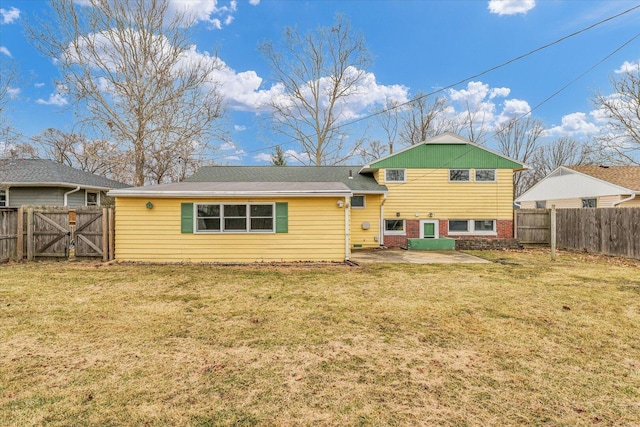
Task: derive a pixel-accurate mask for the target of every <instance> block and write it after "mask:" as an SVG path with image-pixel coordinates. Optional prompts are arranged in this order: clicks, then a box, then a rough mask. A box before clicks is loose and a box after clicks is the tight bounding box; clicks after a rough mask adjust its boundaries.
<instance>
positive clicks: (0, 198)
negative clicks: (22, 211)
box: [0, 189, 7, 207]
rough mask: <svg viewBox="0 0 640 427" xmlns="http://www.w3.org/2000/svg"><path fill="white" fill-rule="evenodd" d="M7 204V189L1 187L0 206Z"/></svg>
mask: <svg viewBox="0 0 640 427" xmlns="http://www.w3.org/2000/svg"><path fill="white" fill-rule="evenodd" d="M3 206H7V190H4V189H0V207H3Z"/></svg>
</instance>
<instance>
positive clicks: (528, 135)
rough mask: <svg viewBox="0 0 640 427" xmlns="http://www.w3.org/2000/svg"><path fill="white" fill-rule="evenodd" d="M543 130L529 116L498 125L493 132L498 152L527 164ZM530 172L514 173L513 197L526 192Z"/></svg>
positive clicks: (530, 176)
mask: <svg viewBox="0 0 640 427" xmlns="http://www.w3.org/2000/svg"><path fill="white" fill-rule="evenodd" d="M543 131H544V128H543V126H542V122H541V121H540V120H538V119H534V118H532V117H531V116H527V117H525V118H513V119H510V120H507V121H505V122H503V123H501V124H499V125H498V126H497V128H496V131H495V139H496V142H497V145H498V151H499V152H500V153H502V154H504V155H505V156H507V157H510V158H512V159H514V160H518V161H520V162H522V163H525V164H527V163H528V162H530V161H531V160H532V158H533V156H534V154H535V153H536V150H537V149H538V145H539V139H540V137H541V136H542V134H543ZM533 178H534V176H533V173H532V171H524V172H520V173H516V174H514V176H513V191H514V195H515V196H518V195H520V194H522V193H523V192H524V191H526V189H527V188H529V187H530V186H531V185H532V182H533Z"/></svg>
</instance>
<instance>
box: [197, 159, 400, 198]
mask: <svg viewBox="0 0 640 427" xmlns="http://www.w3.org/2000/svg"><path fill="white" fill-rule="evenodd" d="M361 169H362V166H203V167H201V168H200V169H198V171H197V172H196V173H195V174H193V175H191V176H190V177H188V178H187V179H185V182H291V183H293V182H340V183H343V184H345V185H346V186H347V187H349V189H351V190H352V191H354V192H363V193H386V192H387V187H386V186H384V185H380V184H378V183H377V181H376V180H375V178H374V177H373V175H372V174H370V173H358V172H360V170H361Z"/></svg>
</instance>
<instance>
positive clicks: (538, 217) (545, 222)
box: [513, 209, 551, 245]
mask: <svg viewBox="0 0 640 427" xmlns="http://www.w3.org/2000/svg"><path fill="white" fill-rule="evenodd" d="M513 219H514V221H513V222H514V224H513V229H514V237H515V238H516V239H518V240H519V241H520V243H524V244H547V245H548V244H549V243H550V241H551V219H550V216H549V210H548V209H517V210H515V211H514V212H513Z"/></svg>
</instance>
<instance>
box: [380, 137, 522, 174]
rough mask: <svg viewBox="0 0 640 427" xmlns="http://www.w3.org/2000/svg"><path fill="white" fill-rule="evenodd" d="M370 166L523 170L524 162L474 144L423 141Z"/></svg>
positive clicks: (384, 167) (382, 167)
mask: <svg viewBox="0 0 640 427" xmlns="http://www.w3.org/2000/svg"><path fill="white" fill-rule="evenodd" d="M369 168H371V169H389V168H400V169H405V168H407V169H412V168H415V169H472V168H473V169H522V168H523V164H522V163H518V162H516V161H514V160H511V159H509V158H507V157H504V156H501V155H499V154H496V153H493V152H491V151H489V150H487V149H484V148H482V147H479V146H477V145H475V144H472V143H466V144H465V143H453V144H447V143H444V144H439V143H422V144H420V145H415V146H413V147H410V148H409V149H407V150H403V151H400V152H398V153H396V154H392V155H390V156H387V157H386V158H384V159H381V160H378V161H375V162H372V163H371V164H370V165H369Z"/></svg>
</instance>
